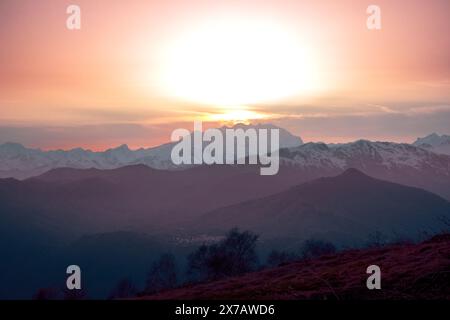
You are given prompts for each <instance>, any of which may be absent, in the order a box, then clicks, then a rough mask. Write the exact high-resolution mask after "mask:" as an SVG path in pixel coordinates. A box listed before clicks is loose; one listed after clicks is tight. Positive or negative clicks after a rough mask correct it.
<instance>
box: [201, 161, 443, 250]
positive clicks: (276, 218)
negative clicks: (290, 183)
mask: <svg viewBox="0 0 450 320" xmlns="http://www.w3.org/2000/svg"><path fill="white" fill-rule="evenodd" d="M443 218H444V219H445V218H450V202H448V201H447V200H445V199H443V198H440V197H439V196H436V195H435V194H432V193H430V192H427V191H424V190H422V189H418V188H412V187H406V186H403V185H400V184H396V183H391V182H387V181H382V180H378V179H374V178H372V177H369V176H367V175H365V174H363V173H362V172H360V171H358V170H356V169H348V170H346V171H345V172H344V173H342V174H340V175H338V176H335V177H326V178H319V179H316V180H313V181H310V182H306V183H303V184H300V185H298V186H295V187H292V188H290V189H289V190H287V191H283V192H281V193H278V194H275V195H271V196H268V197H264V198H261V199H256V200H250V201H247V202H244V203H240V204H237V205H232V206H228V207H224V208H220V209H218V210H215V211H213V212H210V213H207V214H205V215H203V216H201V217H200V218H199V219H198V220H196V221H195V222H194V224H193V225H194V226H195V227H197V228H199V232H202V231H203V232H206V231H211V230H214V229H216V230H218V232H219V233H224V232H225V231H226V230H229V229H231V228H233V227H239V228H241V229H244V230H253V231H255V232H256V233H258V234H261V235H264V236H265V237H274V238H275V237H280V235H282V236H283V237H287V238H292V239H300V240H307V239H310V238H318V239H328V240H330V241H332V242H334V243H344V244H348V245H351V244H354V243H363V242H364V240H365V239H367V237H368V235H370V234H374V233H377V232H379V233H382V234H384V235H387V236H388V237H389V238H391V239H389V240H390V241H392V238H393V237H394V238H395V237H397V238H400V239H418V238H419V237H420V235H421V233H425V232H426V233H430V234H435V233H438V232H440V231H442V230H443V229H445V227H446V226H445V224H444V223H443V221H442V220H443ZM195 227H194V228H195Z"/></svg>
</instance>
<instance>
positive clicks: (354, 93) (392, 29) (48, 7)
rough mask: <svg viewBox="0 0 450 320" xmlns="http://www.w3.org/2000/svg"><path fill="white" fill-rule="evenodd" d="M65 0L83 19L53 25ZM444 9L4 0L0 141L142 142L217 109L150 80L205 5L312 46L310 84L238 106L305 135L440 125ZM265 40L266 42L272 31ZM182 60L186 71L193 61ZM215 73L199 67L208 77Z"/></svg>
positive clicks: (382, 135)
mask: <svg viewBox="0 0 450 320" xmlns="http://www.w3.org/2000/svg"><path fill="white" fill-rule="evenodd" d="M69 4H77V5H79V6H80V8H81V12H82V28H81V30H78V31H69V30H67V29H66V27H65V21H66V18H67V14H66V13H65V10H66V7H67V6H68V5H69ZM369 4H377V5H378V6H380V8H381V17H382V29H381V30H379V31H369V30H368V29H367V28H366V18H367V14H366V8H367V6H368V5H369ZM449 12H450V1H448V0H441V1H439V0H432V1H419V0H413V1H411V0H407V1H406V0H402V1H400V0H399V1H376V3H375V2H374V3H372V2H368V1H325V0H323V1H314V2H313V1H283V0H282V1H279V0H278V1H249V0H240V1H230V0H228V1H206V0H205V1H198V0H183V1H182V0H179V1H173V0H171V1H137V0H129V1H106V0H99V1H92V0H89V1H85V0H77V1H60V0H42V1H33V0H2V1H1V2H0V40H1V47H2V49H1V50H0V133H1V136H0V143H2V142H5V141H17V142H21V143H24V144H26V145H31V146H38V147H43V148H54V147H63V148H70V147H75V146H82V147H90V148H93V149H102V148H106V147H110V146H115V145H118V144H121V143H128V144H129V145H130V146H135V147H138V146H151V145H155V144H158V143H161V142H166V141H168V140H169V136H170V132H171V130H172V129H174V128H177V127H179V126H184V127H187V128H191V127H192V120H193V119H195V118H196V117H205V115H210V114H215V113H221V112H223V107H222V106H218V105H215V104H210V103H209V102H206V101H207V100H206V98H205V101H204V102H202V101H191V100H189V99H188V98H186V99H183V98H181V99H180V97H178V96H176V95H175V93H174V94H171V92H170V90H169V92H167V91H164V90H162V89H161V88H162V84H161V83H162V80H161V77H160V73H161V68H162V67H163V66H164V64H165V63H167V57H166V56H167V54H166V53H167V51H166V49H167V48H168V47H170V45H171V43H173V42H174V41H175V40H176V39H178V37H180V35H182V34H184V33H185V32H190V31H192V30H196V29H195V28H196V26H198V25H201V24H202V23H203V22H204V21H214V19H217V17H221V18H223V19H224V21H225V24H226V23H227V21H229V23H230V25H231V24H233V23H234V21H235V20H233V19H234V18H235V17H239V18H238V19H240V20H239V21H240V22H245V21H250V22H251V21H253V20H255V21H267V22H270V23H272V24H273V25H275V26H280V28H281V27H282V28H284V29H283V30H286V31H287V32H288V33H289V34H290V35H291V36H292V37H293V39H296V41H297V40H298V42H299V44H300V46H304V47H308V48H312V49H313V52H314V57H313V59H314V61H315V63H316V64H317V65H318V66H319V67H320V77H319V75H318V74H314V73H312V74H311V75H308V74H307V75H306V76H305V77H306V80H307V81H308V80H309V78H310V77H311V82H312V77H313V76H318V82H319V89H318V90H315V91H314V92H311V93H308V94H304V93H302V92H298V94H292V95H290V96H285V97H282V98H278V99H275V100H270V101H264V100H262V101H258V102H255V103H251V104H246V105H245V108H247V109H249V110H252V111H254V112H255V113H260V114H263V115H266V116H267V117H268V119H265V120H264V121H270V122H274V123H276V124H278V125H280V126H283V127H286V128H287V129H289V130H290V131H292V132H293V133H295V134H298V135H300V136H302V138H303V139H304V140H307V141H310V140H313V141H317V140H323V141H329V142H337V141H349V140H355V139H358V138H366V139H374V140H394V141H410V140H411V139H414V138H415V137H417V136H420V135H424V134H428V133H431V132H434V131H437V132H440V133H449V132H448V129H447V128H448V123H450V40H449V39H450V37H449V36H448V34H449V31H450V22H449V21H450V20H449V19H448V13H449ZM250 22H249V23H250ZM209 23H211V22H209ZM218 36H219V35H218ZM221 41H222V40H221V39H217V43H221ZM267 41H268V43H267V48H270V45H271V43H270V41H272V38H271V37H269V36H267ZM214 43H216V42H214ZM203 45H204V44H203ZM244 46H245V48H244V49H246V48H247V47H246V44H244ZM202 48H203V47H202ZM204 48H206V49H209V48H208V46H207V45H204ZM232 49H233V50H235V51H239V49H242V48H239V47H236V48H232ZM181 51H183V50H181ZM194 53H195V51H194ZM178 54H180V55H181V56H182V54H183V52H182V53H178ZM186 55H187V53H186ZM221 59H222V60H221ZM223 59H224V57H218V58H217V63H218V64H221V63H224V61H223ZM279 60H280V59H278V60H274V61H270V63H272V64H273V63H279V62H280V61H279ZM193 63H194V62H193ZM186 64H187V65H188V66H187V67H189V60H186ZM271 67H273V66H272V65H269V66H265V67H263V68H262V74H264V71H267V70H272V69H273V68H272V69H270V68H271ZM275 67H276V66H275ZM266 68H267V70H266ZM186 70H189V74H188V75H183V76H184V77H185V78H186V79H188V80H189V79H190V77H191V76H192V77H197V78H196V79H197V80H198V77H199V75H196V73H197V72H196V71H197V70H198V72H199V74H201V72H202V71H204V70H200V69H198V68H197V69H196V67H194V68H193V69H192V68H190V69H189V68H186ZM293 70H294V67H293ZM235 72H236V77H239V76H240V75H239V70H235ZM267 72H269V71H267ZM191 74H192V75H191ZM266 74H270V73H266ZM241 76H242V75H241ZM287 76H289V75H287ZM193 79H194V78H193ZM220 79H221V78H220V76H219V75H218V77H217V78H214V79H211V83H210V84H211V86H212V87H211V88H214V86H215V81H219V80H220ZM249 79H252V78H251V77H250V78H249ZM255 79H258V78H255ZM200 83H202V82H200ZM187 84H189V81H188V82H187ZM288 84H289V83H286V85H288ZM221 85H223V83H222V82H220V83H217V86H221ZM249 88H250V87H249ZM281 88H283V86H281ZM194 89H195V88H194ZM244 89H245V88H244ZM244 89H243V90H244ZM269 91H270V90H269ZM244 92H245V91H244ZM256 92H257V90H256ZM188 94H189V92H188ZM232 94H233V93H232ZM200 98H201V97H200ZM445 130H447V132H444V131H445Z"/></svg>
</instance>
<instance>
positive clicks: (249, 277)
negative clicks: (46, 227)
mask: <svg viewBox="0 0 450 320" xmlns="http://www.w3.org/2000/svg"><path fill="white" fill-rule="evenodd" d="M371 264H377V265H379V266H380V268H381V275H382V278H381V287H382V289H381V290H368V289H367V287H366V280H367V277H368V276H369V275H368V274H366V268H367V267H368V266H369V265H371ZM142 299H164V300H166V299H257V300H258V299H260V300H264V299H281V300H290V299H450V235H449V234H447V235H442V236H436V237H434V238H432V239H431V240H429V241H426V242H424V243H421V244H416V245H393V246H389V247H384V248H375V249H365V250H350V251H346V252H342V253H339V254H335V255H330V256H324V257H321V258H318V259H315V260H310V261H299V262H294V263H289V264H286V265H282V266H279V267H276V268H273V269H267V270H263V271H259V272H254V273H249V274H246V275H243V276H240V277H235V278H229V279H225V280H221V281H215V282H209V283H201V284H196V285H189V286H185V287H182V288H178V289H174V290H169V291H165V292H161V293H159V294H156V295H152V296H145V297H142Z"/></svg>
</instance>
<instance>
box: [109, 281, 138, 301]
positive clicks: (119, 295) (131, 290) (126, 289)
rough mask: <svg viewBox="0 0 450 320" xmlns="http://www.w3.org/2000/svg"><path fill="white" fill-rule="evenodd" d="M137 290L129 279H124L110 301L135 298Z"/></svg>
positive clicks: (114, 290)
mask: <svg viewBox="0 0 450 320" xmlns="http://www.w3.org/2000/svg"><path fill="white" fill-rule="evenodd" d="M136 294H137V289H136V287H135V286H134V285H133V283H132V282H131V280H129V279H122V280H120V281H119V283H118V284H117V285H116V287H115V288H114V289H113V290H112V291H111V293H110V295H109V298H108V299H124V298H129V297H134V296H135V295H136Z"/></svg>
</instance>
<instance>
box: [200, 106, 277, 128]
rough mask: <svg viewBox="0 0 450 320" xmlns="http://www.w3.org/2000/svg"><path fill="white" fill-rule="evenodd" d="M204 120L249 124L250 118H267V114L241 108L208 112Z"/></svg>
mask: <svg viewBox="0 0 450 320" xmlns="http://www.w3.org/2000/svg"><path fill="white" fill-rule="evenodd" d="M205 118H206V119H205V120H206V121H213V122H220V123H223V124H228V123H231V124H236V123H245V124H249V123H250V122H251V121H252V120H261V119H267V118H269V115H266V114H263V113H259V112H256V111H252V110H246V109H242V108H236V109H230V110H224V111H223V112H220V113H214V114H209V115H207V116H206V117H205Z"/></svg>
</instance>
